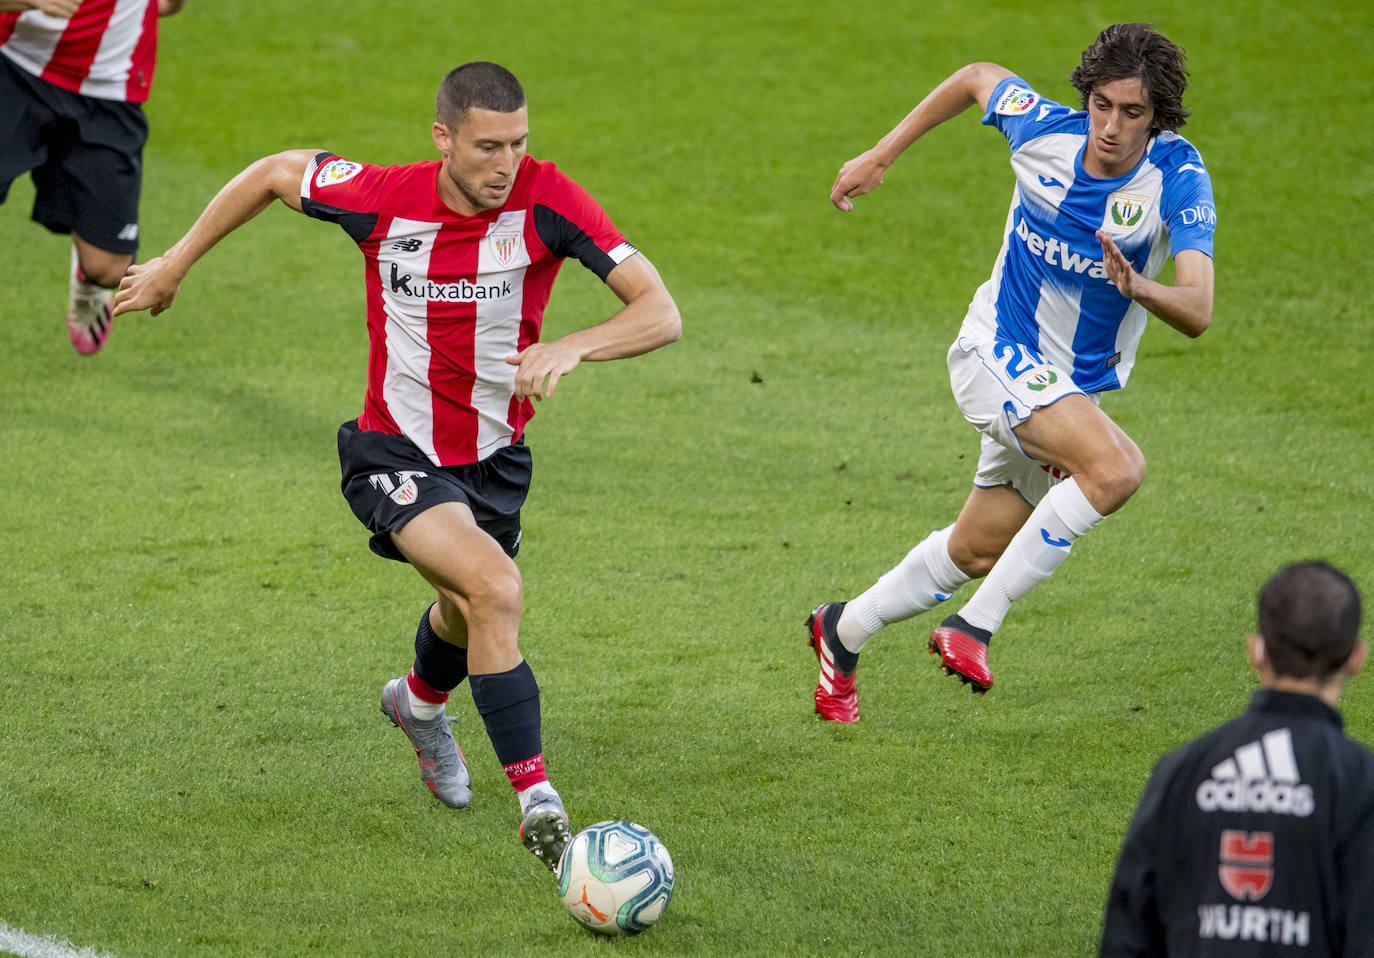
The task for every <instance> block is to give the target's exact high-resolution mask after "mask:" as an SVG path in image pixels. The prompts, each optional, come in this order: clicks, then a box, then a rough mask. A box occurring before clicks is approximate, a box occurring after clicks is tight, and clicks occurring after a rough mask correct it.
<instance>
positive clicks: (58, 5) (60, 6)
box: [0, 0, 81, 19]
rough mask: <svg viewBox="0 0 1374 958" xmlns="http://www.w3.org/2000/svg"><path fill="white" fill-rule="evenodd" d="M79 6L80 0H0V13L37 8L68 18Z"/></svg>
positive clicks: (54, 15) (50, 14)
mask: <svg viewBox="0 0 1374 958" xmlns="http://www.w3.org/2000/svg"><path fill="white" fill-rule="evenodd" d="M79 6H81V0H0V13H10V12H13V11H16V10H17V11H20V12H23V11H25V10H39V11H42V12H43V13H46V14H48V15H49V16H53V17H63V18H64V19H65V18H69V17H71V15H72V14H74V13H76V8H77V7H79Z"/></svg>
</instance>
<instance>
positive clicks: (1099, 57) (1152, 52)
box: [1069, 23, 1189, 133]
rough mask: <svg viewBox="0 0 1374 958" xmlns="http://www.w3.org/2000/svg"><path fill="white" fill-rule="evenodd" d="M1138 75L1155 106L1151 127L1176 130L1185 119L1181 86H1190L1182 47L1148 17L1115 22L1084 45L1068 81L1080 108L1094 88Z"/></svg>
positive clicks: (1157, 130) (1151, 102)
mask: <svg viewBox="0 0 1374 958" xmlns="http://www.w3.org/2000/svg"><path fill="white" fill-rule="evenodd" d="M1130 78H1136V79H1138V80H1140V83H1141V85H1142V86H1144V87H1145V92H1146V93H1148V94H1149V96H1150V105H1151V106H1152V107H1154V111H1155V116H1154V124H1153V129H1154V131H1155V132H1156V133H1158V132H1159V131H1160V130H1177V129H1179V128H1180V127H1182V126H1183V124H1185V123H1187V122H1188V115H1189V114H1188V111H1187V110H1185V109H1184V108H1183V91H1184V90H1186V89H1187V88H1188V79H1187V78H1188V64H1187V61H1186V60H1185V58H1184V56H1183V51H1182V50H1181V49H1179V47H1178V45H1177V44H1175V43H1174V42H1173V41H1172V40H1170V39H1169V38H1168V37H1166V36H1164V34H1162V33H1159V32H1158V31H1156V30H1155V28H1154V27H1152V26H1150V24H1148V23H1114V24H1112V25H1111V26H1110V27H1108V28H1107V29H1105V30H1103V31H1102V32H1101V33H1099V34H1098V35H1097V40H1096V42H1094V43H1093V45H1092V46H1090V47H1088V49H1086V50H1084V51H1083V61H1082V62H1081V63H1080V64H1079V65H1078V66H1076V67H1074V69H1073V72H1072V73H1070V74H1069V82H1070V83H1072V84H1073V85H1074V89H1076V90H1077V91H1078V92H1079V93H1081V94H1082V95H1083V109H1085V110H1086V109H1087V108H1088V96H1089V94H1091V93H1092V91H1093V89H1094V88H1096V87H1099V86H1102V85H1103V84H1105V83H1111V82H1112V81H1113V80H1125V79H1130Z"/></svg>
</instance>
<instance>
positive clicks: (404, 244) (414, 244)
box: [391, 239, 425, 253]
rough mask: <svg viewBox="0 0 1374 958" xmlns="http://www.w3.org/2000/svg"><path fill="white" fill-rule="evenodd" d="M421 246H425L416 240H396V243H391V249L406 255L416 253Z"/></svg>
mask: <svg viewBox="0 0 1374 958" xmlns="http://www.w3.org/2000/svg"><path fill="white" fill-rule="evenodd" d="M423 245H425V244H424V243H423V242H421V241H420V240H417V239H403V240H397V241H396V242H394V243H392V244H391V248H392V249H398V250H401V251H402V252H406V253H414V252H417V251H418V250H419V249H420V247H421V246H423Z"/></svg>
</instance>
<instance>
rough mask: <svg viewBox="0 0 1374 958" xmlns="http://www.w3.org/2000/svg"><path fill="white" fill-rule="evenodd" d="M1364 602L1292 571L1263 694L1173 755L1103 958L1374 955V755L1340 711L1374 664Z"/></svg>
mask: <svg viewBox="0 0 1374 958" xmlns="http://www.w3.org/2000/svg"><path fill="white" fill-rule="evenodd" d="M1359 627H1360V594H1359V592H1358V590H1357V589H1356V588H1355V584H1354V583H1353V582H1352V581H1351V580H1350V578H1349V577H1348V576H1346V575H1345V574H1344V573H1343V572H1341V571H1340V570H1339V569H1337V568H1335V567H1334V566H1332V565H1330V564H1328V563H1326V562H1320V561H1312V562H1301V563H1297V564H1295V565H1290V566H1287V567H1285V568H1283V569H1280V570H1279V571H1278V572H1277V573H1275V575H1274V576H1273V577H1272V578H1271V579H1270V580H1269V581H1268V582H1267V583H1266V584H1265V586H1264V588H1263V590H1262V591H1261V592H1260V596H1259V633H1260V634H1259V635H1252V636H1250V638H1249V653H1250V663H1251V665H1253V666H1254V667H1255V669H1256V670H1258V672H1259V675H1260V685H1261V688H1260V690H1259V692H1257V693H1256V694H1255V697H1254V699H1253V701H1252V702H1251V704H1250V708H1249V709H1248V710H1247V711H1246V712H1245V713H1244V714H1243V715H1241V716H1240V717H1239V718H1237V719H1235V720H1233V721H1231V722H1228V723H1227V724H1225V725H1223V726H1221V727H1220V728H1218V729H1216V730H1214V731H1212V732H1210V733H1208V734H1207V735H1204V736H1202V737H1201V738H1199V739H1196V740H1194V741H1193V742H1191V743H1189V744H1187V745H1185V746H1183V747H1182V748H1180V749H1178V750H1177V751H1174V752H1171V753H1169V754H1168V755H1166V756H1164V758H1162V759H1161V760H1160V762H1159V764H1158V765H1157V766H1156V767H1155V770H1154V774H1153V775H1152V776H1151V777H1150V781H1149V784H1148V785H1146V787H1145V793H1144V795H1143V796H1142V797H1141V800H1140V806H1139V807H1138V808H1137V809H1136V813H1135V817H1134V818H1133V819H1132V821H1131V824H1130V828H1129V829H1128V830H1127V833H1126V838H1125V841H1124V843H1123V844H1122V848H1121V856H1120V859H1119V861H1118V862H1117V866H1116V875H1115V877H1114V878H1113V880H1112V887H1111V891H1110V893H1109V894H1108V897H1107V907H1106V918H1105V922H1104V927H1103V933H1102V946H1101V950H1100V954H1101V955H1102V956H1104V958H1106V956H1111V958H1117V956H1135V955H1197V956H1211V955H1216V956H1232V955H1235V956H1240V955H1244V956H1247V958H1250V956H1270V955H1274V956H1287V955H1291V956H1294V958H1296V956H1303V958H1308V956H1315V955H1339V956H1350V955H1363V956H1374V754H1371V753H1370V751H1369V750H1368V749H1367V748H1365V747H1364V746H1363V745H1361V744H1359V743H1358V742H1355V741H1354V740H1352V739H1350V738H1347V737H1346V735H1345V733H1344V725H1343V722H1342V719H1341V714H1340V713H1339V712H1338V711H1336V703H1337V701H1338V700H1339V698H1340V695H1341V691H1342V689H1343V688H1344V686H1345V683H1346V681H1347V680H1349V679H1350V678H1351V677H1353V676H1354V675H1356V674H1357V673H1358V672H1359V671H1360V670H1361V668H1363V666H1364V662H1365V656H1366V654H1367V653H1368V646H1367V644H1366V643H1364V642H1361V641H1359Z"/></svg>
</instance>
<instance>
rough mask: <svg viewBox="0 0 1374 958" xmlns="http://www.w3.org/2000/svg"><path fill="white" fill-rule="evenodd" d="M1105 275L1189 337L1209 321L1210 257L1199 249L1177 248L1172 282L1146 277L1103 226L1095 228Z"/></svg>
mask: <svg viewBox="0 0 1374 958" xmlns="http://www.w3.org/2000/svg"><path fill="white" fill-rule="evenodd" d="M1097 241H1098V242H1099V243H1101V244H1102V265H1103V267H1104V268H1105V269H1106V270H1107V278H1108V279H1110V280H1111V281H1112V283H1113V284H1114V285H1115V286H1116V288H1117V290H1118V291H1120V293H1121V295H1122V296H1125V297H1128V298H1129V299H1133V300H1135V301H1136V302H1137V303H1139V304H1140V305H1142V306H1144V307H1145V308H1146V309H1147V310H1149V311H1150V312H1151V313H1153V314H1154V315H1155V316H1158V317H1159V318H1160V319H1162V320H1164V322H1166V323H1168V324H1169V325H1170V326H1172V327H1173V328H1174V329H1176V330H1178V331H1179V332H1180V333H1182V334H1183V335H1185V336H1187V337H1189V338H1190V339H1196V338H1197V337H1199V336H1201V335H1202V334H1203V333H1204V332H1205V331H1206V330H1207V327H1208V326H1210V325H1212V286H1213V274H1214V271H1213V268H1212V257H1210V256H1208V255H1207V254H1206V253H1204V252H1202V250H1196V249H1185V250H1180V251H1179V253H1178V255H1177V256H1175V257H1174V284H1173V285H1172V286H1168V285H1165V284H1164V283H1159V282H1156V281H1154V280H1152V279H1146V278H1145V277H1144V276H1142V275H1140V273H1138V272H1136V270H1135V268H1134V267H1133V266H1131V263H1130V260H1128V259H1126V257H1125V255H1124V254H1122V252H1121V250H1120V249H1118V248H1117V245H1116V243H1115V242H1113V241H1112V237H1111V234H1109V233H1108V232H1107V231H1106V230H1098V231H1097Z"/></svg>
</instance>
